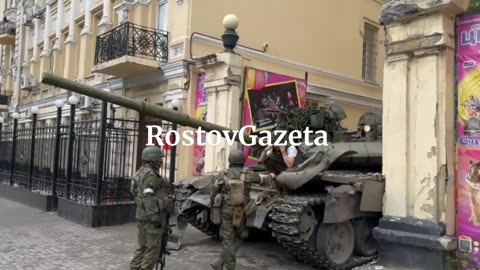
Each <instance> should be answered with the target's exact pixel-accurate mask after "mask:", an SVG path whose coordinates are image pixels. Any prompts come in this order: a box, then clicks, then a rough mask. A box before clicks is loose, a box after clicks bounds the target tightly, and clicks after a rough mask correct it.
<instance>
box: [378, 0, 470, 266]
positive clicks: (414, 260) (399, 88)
mask: <svg viewBox="0 0 480 270" xmlns="http://www.w3.org/2000/svg"><path fill="white" fill-rule="evenodd" d="M399 2H400V1H391V2H389V3H387V4H385V5H384V8H383V10H382V15H381V22H382V24H384V25H385V26H386V28H385V29H386V37H387V43H386V44H387V45H386V50H387V59H386V62H385V66H384V80H383V81H384V89H383V170H384V171H383V172H384V174H385V176H386V190H385V198H384V212H383V215H384V217H383V218H382V220H381V221H380V224H379V227H377V228H376V229H375V230H374V236H375V238H377V240H378V242H379V263H380V264H382V265H383V266H385V267H386V268H388V269H418V270H423V269H437V270H442V269H445V261H444V260H445V255H446V254H447V253H448V252H449V251H450V250H453V249H455V248H456V241H455V237H454V233H455V231H454V226H455V224H454V222H455V219H454V218H452V217H451V216H452V215H454V213H452V211H447V209H448V207H452V205H454V204H455V198H454V197H451V196H447V194H451V191H452V188H453V186H452V185H450V187H449V188H448V189H449V191H450V192H447V191H446V190H447V187H446V184H445V182H446V181H445V179H446V178H447V177H448V179H449V180H448V181H449V183H450V184H452V183H453V181H454V178H455V177H454V175H455V171H454V170H455V169H454V166H453V165H454V162H455V149H454V145H455V137H454V136H455V125H454V124H455V115H454V108H455V106H456V103H455V97H454V89H455V87H454V70H455V64H454V57H455V54H454V48H455V40H454V38H453V37H454V31H455V28H454V26H455V16H456V15H457V13H460V12H462V11H464V10H465V8H466V7H464V6H463V5H465V1H457V0H443V1H437V2H435V3H433V2H430V3H427V2H426V1H413V0H410V1H403V2H402V3H399ZM404 2H407V3H404ZM458 3H461V4H458ZM402 13H403V14H404V16H402V15H401V14H402ZM420 13H421V15H420ZM445 201H446V203H445ZM447 229H448V231H447Z"/></svg>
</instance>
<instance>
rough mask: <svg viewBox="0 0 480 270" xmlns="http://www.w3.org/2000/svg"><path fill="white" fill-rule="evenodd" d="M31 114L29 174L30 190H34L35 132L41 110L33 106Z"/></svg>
mask: <svg viewBox="0 0 480 270" xmlns="http://www.w3.org/2000/svg"><path fill="white" fill-rule="evenodd" d="M30 112H31V113H32V137H31V141H30V170H29V173H28V190H32V183H33V167H34V165H35V164H34V163H35V132H36V128H37V114H38V112H39V109H38V107H37V106H33V107H31V108H30Z"/></svg>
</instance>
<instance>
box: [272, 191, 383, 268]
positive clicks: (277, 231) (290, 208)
mask: <svg viewBox="0 0 480 270" xmlns="http://www.w3.org/2000/svg"><path fill="white" fill-rule="evenodd" d="M325 202H326V196H325V195H305V196H302V195H299V196H285V197H283V198H282V199H280V200H279V202H278V203H276V205H275V206H273V207H272V212H271V213H270V215H269V217H270V218H271V220H272V222H271V223H270V225H269V226H270V228H271V229H272V235H273V237H275V238H276V239H277V242H278V243H279V244H281V245H282V246H284V247H285V248H287V249H288V251H289V252H291V254H292V255H293V256H294V257H295V258H296V259H297V260H299V261H301V262H303V263H305V264H308V265H311V266H313V267H315V268H320V269H328V270H347V269H353V268H355V267H357V266H361V265H364V264H367V263H368V262H370V261H372V260H373V259H375V258H376V256H372V257H359V256H355V255H353V256H352V257H351V258H350V259H349V260H348V261H347V262H346V263H345V264H343V265H340V266H339V265H336V264H333V263H331V262H330V261H329V260H328V259H327V258H323V257H321V256H320V255H319V254H318V253H317V252H316V250H315V246H314V245H312V244H311V241H310V240H304V239H302V238H301V237H300V234H299V232H300V228H299V226H300V213H302V211H303V209H305V208H307V207H312V208H315V207H318V206H321V205H322V204H324V203H325Z"/></svg>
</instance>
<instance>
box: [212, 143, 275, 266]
mask: <svg viewBox="0 0 480 270" xmlns="http://www.w3.org/2000/svg"><path fill="white" fill-rule="evenodd" d="M228 162H229V163H230V168H229V169H228V170H227V171H226V172H225V175H224V178H223V179H219V180H217V182H216V189H215V191H214V192H213V194H212V195H211V205H212V217H211V219H212V221H213V223H215V224H217V225H218V224H221V234H220V235H221V237H222V254H221V258H219V259H217V260H216V261H215V262H213V263H212V264H211V266H212V268H213V269H215V270H223V269H224V268H225V269H226V270H234V269H235V265H236V256H235V254H236V252H237V250H238V248H239V244H240V242H241V241H242V240H243V239H245V238H246V236H247V233H248V231H247V227H246V220H247V219H248V217H249V216H250V215H252V214H254V213H255V210H256V205H255V202H254V201H253V200H252V199H251V198H250V186H251V184H253V183H258V184H261V185H269V184H271V181H272V178H271V177H269V176H265V177H260V175H259V174H257V173H255V172H252V171H248V169H246V168H244V167H243V165H244V163H245V155H244V153H243V151H240V150H233V151H232V152H231V153H230V156H229V157H228Z"/></svg>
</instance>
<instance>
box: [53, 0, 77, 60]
mask: <svg viewBox="0 0 480 270" xmlns="http://www.w3.org/2000/svg"><path fill="white" fill-rule="evenodd" d="M72 3H73V2H72ZM63 8H64V2H63V0H58V2H57V26H56V27H57V28H56V29H55V38H56V40H55V45H54V46H53V50H54V51H59V50H60V49H61V47H62V45H61V42H60V41H61V39H62V37H61V35H62V31H61V29H62V26H63V17H64V16H65V15H64V12H63Z"/></svg>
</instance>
